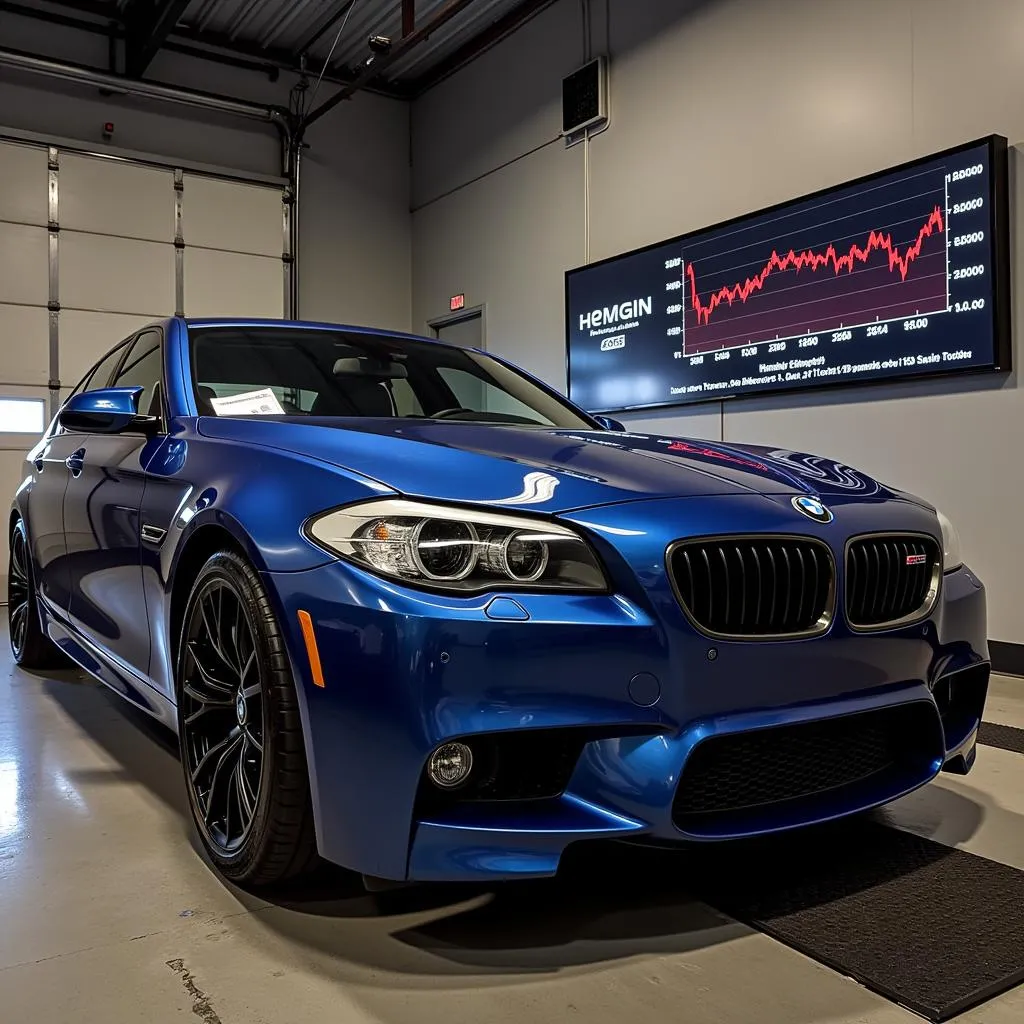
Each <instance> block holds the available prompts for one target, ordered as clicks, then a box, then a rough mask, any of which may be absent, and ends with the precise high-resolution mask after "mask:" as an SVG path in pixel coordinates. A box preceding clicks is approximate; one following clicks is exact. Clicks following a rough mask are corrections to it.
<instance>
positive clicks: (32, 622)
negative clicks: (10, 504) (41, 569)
mask: <svg viewBox="0 0 1024 1024" xmlns="http://www.w3.org/2000/svg"><path fill="white" fill-rule="evenodd" d="M7 626H8V630H9V634H10V641H11V653H12V654H13V655H14V660H15V662H16V663H17V664H18V665H21V667H22V668H39V669H41V668H57V667H59V666H61V665H62V664H64V659H63V656H62V655H61V652H60V650H59V648H58V647H57V645H56V644H55V643H54V642H53V641H52V640H51V639H50V638H49V637H48V636H47V635H46V634H45V633H44V632H43V627H42V623H41V622H40V621H39V609H38V607H37V605H36V585H35V580H34V578H33V573H32V556H31V554H30V553H29V547H28V534H27V533H26V531H25V522H24V520H23V519H18V520H17V522H15V524H14V526H13V528H12V529H11V537H10V558H9V560H8V563H7Z"/></svg>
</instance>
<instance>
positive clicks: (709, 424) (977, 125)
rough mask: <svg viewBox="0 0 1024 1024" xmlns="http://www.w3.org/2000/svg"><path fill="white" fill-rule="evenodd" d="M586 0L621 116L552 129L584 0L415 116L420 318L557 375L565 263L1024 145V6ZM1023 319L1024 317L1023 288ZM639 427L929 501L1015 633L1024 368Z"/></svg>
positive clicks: (680, 416) (423, 104)
mask: <svg viewBox="0 0 1024 1024" xmlns="http://www.w3.org/2000/svg"><path fill="white" fill-rule="evenodd" d="M590 10H591V18H590V22H591V32H590V46H591V48H592V52H593V53H595V54H597V53H601V52H610V54H611V79H610V83H611V115H612V117H611V126H610V128H609V129H608V130H607V131H606V132H604V133H602V134H600V135H599V136H597V137H595V138H594V139H593V140H592V141H591V142H590V143H589V146H588V147H584V146H578V147H576V148H573V149H569V150H566V149H565V148H564V145H563V143H562V142H561V141H560V140H558V130H559V97H560V80H561V77H562V76H563V75H564V74H566V73H568V72H569V71H571V70H573V69H574V68H575V67H577V66H578V65H579V64H580V63H581V61H582V60H583V57H584V53H585V45H586V44H585V38H584V29H583V19H582V16H581V4H580V3H578V2H576V0H558V2H557V3H556V4H555V5H554V6H553V7H551V8H549V9H548V10H547V11H545V12H544V13H543V14H541V15H540V16H539V17H537V18H535V19H534V20H533V21H531V22H530V23H529V24H528V25H527V26H526V27H525V28H524V29H522V30H521V31H520V32H519V33H517V34H516V35H515V36H513V37H511V38H510V39H508V40H506V41H505V42H504V43H502V44H500V45H499V46H498V47H496V48H494V49H493V50H491V51H490V52H488V53H487V54H485V55H484V56H483V57H482V58H481V59H480V60H478V61H477V62H475V63H474V64H472V65H470V66H469V67H468V68H466V69H465V70H463V71H461V72H459V73H458V74H457V75H455V76H454V77H452V78H450V79H448V80H447V81H445V82H443V83H442V84H440V85H439V86H438V87H437V88H435V89H434V90H432V91H431V92H430V93H428V94H427V95H426V96H425V97H423V98H422V99H420V100H419V101H418V102H417V103H416V104H415V106H414V109H413V124H412V134H413V208H414V214H413V325H414V328H416V329H422V328H423V327H424V325H425V323H426V322H427V321H428V320H429V319H431V318H433V317H436V316H439V315H441V314H443V313H444V312H445V310H446V309H447V301H448V297H449V296H450V295H451V294H453V293H456V292H466V301H467V304H468V305H475V304H477V303H485V304H486V316H487V339H488V345H489V346H490V348H491V349H492V350H495V351H498V352H500V353H502V354H504V355H507V356H509V357H511V358H513V359H517V360H519V361H520V362H521V363H523V364H524V365H525V366H526V367H528V368H529V369H530V370H532V371H534V372H536V373H539V374H540V375H541V376H543V377H545V378H546V379H547V380H549V381H551V382H553V383H554V384H555V385H557V386H558V387H564V384H565V376H564V340H563V338H564V326H563V291H562V289H563V283H562V282H563V279H562V274H563V271H564V270H565V269H567V268H569V267H573V266H577V265H580V264H582V263H585V262H587V261H588V259H600V258H602V257H605V256H609V255H612V254H614V253H617V252H622V251H624V250H627V249H630V248H633V247H636V246H638V245H643V244H645V243H648V242H654V241H658V240H659V239H662V238H665V237H669V236H671V235H673V234H677V233H681V232H685V231H689V230H693V229H696V228H700V227H702V226H705V225H708V224H711V223H714V222H716V221H719V220H722V219H724V218H727V217H731V216H735V215H738V214H741V213H744V212H747V211H750V210H754V209H757V208H759V207H762V206H766V205H769V204H772V203H776V202H780V201H783V200H785V199H789V198H793V197H795V196H798V195H801V194H803V193H806V192H809V191H813V190H815V189H819V188H823V187H826V186H829V185H832V184H835V183H838V182H840V181H843V180H846V179H849V178H853V177H856V176H858V175H861V174H866V173H869V172H871V171H875V170H879V169H881V168H884V167H886V166H890V165H892V164H896V163H899V162H900V161H903V160H909V159H912V158H914V157H917V156H920V155H924V154H926V153H928V152H932V151H935V150H939V149H942V148H945V147H947V146H951V145H955V144H957V143H960V142H966V141H968V140H970V139H973V138H976V137H979V136H981V135H985V134H988V133H990V132H998V133H1001V134H1004V135H1006V136H1008V137H1009V138H1010V140H1011V142H1019V141H1020V140H1021V139H1024V104H1022V103H1021V101H1020V97H1021V96H1022V95H1024V60H1022V59H1021V50H1020V40H1021V39H1022V38H1024V3H1020V2H1019V0H971V2H970V3H967V2H966V0H856V2H850V0H707V2H696V0H691V2H689V3H682V2H678V0H608V3H607V4H606V3H605V0H592V3H591V4H590ZM609 28H610V32H609ZM588 150H589V151H588ZM1012 157H1013V162H1012V167H1011V173H1012V180H1011V187H1012V191H1013V193H1014V198H1015V203H1014V207H1015V209H1016V210H1020V208H1021V204H1020V203H1019V202H1017V201H1016V198H1017V195H1018V194H1019V191H1020V188H1021V187H1022V186H1021V185H1020V184H1019V183H1018V182H1019V178H1020V173H1019V163H1020V162H1019V159H1018V154H1017V153H1016V152H1014V153H1013V154H1012ZM1013 216H1014V218H1015V221H1016V223H1015V228H1014V246H1015V247H1016V246H1017V244H1019V239H1020V238H1021V224H1020V218H1019V216H1018V214H1014V215H1013ZM1018 279H1019V272H1016V273H1015V282H1017V280H1018ZM1015 291H1016V293H1017V295H1020V294H1022V290H1021V289H1020V287H1019V285H1018V287H1016V288H1015ZM1014 316H1015V321H1016V323H1017V325H1018V326H1021V325H1024V309H1022V307H1021V303H1020V301H1019V300H1018V301H1015V309H1014ZM1015 347H1016V346H1015ZM1014 358H1015V360H1016V359H1019V358H1020V355H1019V354H1018V353H1017V352H1016V351H1015V356H1014ZM630 425H631V426H636V427H639V426H643V427H647V428H650V429H653V430H657V431H662V432H668V433H684V434H693V435H697V436H703V437H712V438H718V437H724V438H725V439H726V440H745V441H751V442H763V443H769V444H776V445H779V446H782V447H788V448H796V449H803V450H807V449H810V450H811V451H819V452H822V453H825V454H829V455H832V456H834V457H836V458H839V459H842V460H845V461H847V462H848V463H850V464H852V465H854V466H860V467H862V468H863V469H865V470H867V471H869V472H872V473H874V474H877V475H878V476H879V477H880V478H881V479H883V480H886V481H891V482H893V483H896V484H898V485H900V486H903V487H905V488H908V489H911V490H914V491H917V492H918V493H920V494H922V495H924V496H926V497H928V498H929V499H931V500H933V501H934V502H936V503H937V504H938V505H940V506H941V507H942V508H943V509H944V510H945V511H946V512H947V513H948V514H949V515H950V516H951V517H952V518H953V519H954V521H955V522H957V524H958V525H959V527H960V530H961V533H962V536H963V541H964V547H965V552H966V555H967V557H968V559H969V561H970V562H971V563H972V565H973V566H974V567H975V568H976V569H977V571H978V572H979V573H980V574H981V575H982V576H983V578H984V579H985V581H986V583H987V584H988V586H989V606H990V635H991V636H992V637H993V638H995V639H999V640H1006V641H1015V642H1024V616H1022V614H1021V611H1020V609H1021V607H1024V571H1022V570H1024V566H1022V565H1021V564H1020V558H1019V551H1020V541H1019V510H1020V509H1021V508H1022V507H1024V473H1022V472H1021V471H1020V468H1019V465H1018V463H1019V458H1018V457H1017V456H1016V455H1015V454H1014V451H1015V448H1016V446H1017V445H1019V444H1020V442H1021V440H1022V439H1024V393H1022V391H1021V389H1020V388H1019V387H1018V383H1017V375H1016V374H1014V375H1013V376H1011V377H1010V378H1009V379H996V378H986V379H981V378H975V379H973V380H971V381H968V382H957V383H949V382H944V383H941V384H916V385H902V386H899V385H890V386H880V387H876V388H864V389H860V390H844V391H841V392H834V393H832V394H830V395H828V396H827V397H826V396H816V397H811V396H798V397H792V396H787V397H784V398H782V397H780V398H774V399H773V398H761V399H750V400H745V401H742V402H734V403H725V404H724V406H723V404H722V403H715V404H711V405H702V406H699V407H696V408H691V409H689V410H685V411H679V410H671V411H669V412H668V413H667V414H666V415H660V416H652V415H650V414H647V415H645V416H634V417H630Z"/></svg>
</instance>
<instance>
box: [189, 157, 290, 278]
mask: <svg viewBox="0 0 1024 1024" xmlns="http://www.w3.org/2000/svg"><path fill="white" fill-rule="evenodd" d="M184 181H185V190H184V192H183V193H182V201H181V225H182V227H181V233H182V237H183V238H184V239H185V243H186V244H187V245H201V246H205V247H208V248H213V249H230V250H232V251H234V252H246V253H253V254H255V255H261V256H276V257H277V258H278V259H280V258H281V252H282V249H283V244H284V219H283V218H284V214H283V210H282V204H281V190H280V189H277V188H269V187H261V186H259V185H244V184H241V183H240V182H236V181H221V180H219V179H217V178H204V177H200V176H197V175H190V174H186V175H185V179H184Z"/></svg>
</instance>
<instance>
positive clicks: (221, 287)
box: [185, 248, 284, 319]
mask: <svg viewBox="0 0 1024 1024" xmlns="http://www.w3.org/2000/svg"><path fill="white" fill-rule="evenodd" d="M185 314H186V315H187V316H192V317H197V316H209V317H213V316H246V317H270V318H272V319H279V318H280V317H282V316H284V272H283V269H282V266H281V259H280V257H278V258H276V259H272V258H270V257H266V256H249V255H246V254H243V253H236V252H217V251H214V250H212V249H192V248H186V250H185Z"/></svg>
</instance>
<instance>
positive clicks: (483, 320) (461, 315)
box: [427, 302, 487, 352]
mask: <svg viewBox="0 0 1024 1024" xmlns="http://www.w3.org/2000/svg"><path fill="white" fill-rule="evenodd" d="M477 317H479V318H480V348H482V349H483V350H484V351H485V352H486V351H487V303H485V302H484V303H481V304H480V305H479V306H466V308H465V309H459V310H456V311H455V312H454V313H446V314H445V315H444V316H439V317H435V318H434V319H433V320H428V321H427V327H428V328H429V329H430V330H431V331H432V332H433V336H434V337H435V338H437V336H438V335H437V332H438V330H439V329H441V328H444V327H451V325H452V324H457V323H460V322H461V321H463V320H474V319H476V318H477Z"/></svg>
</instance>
